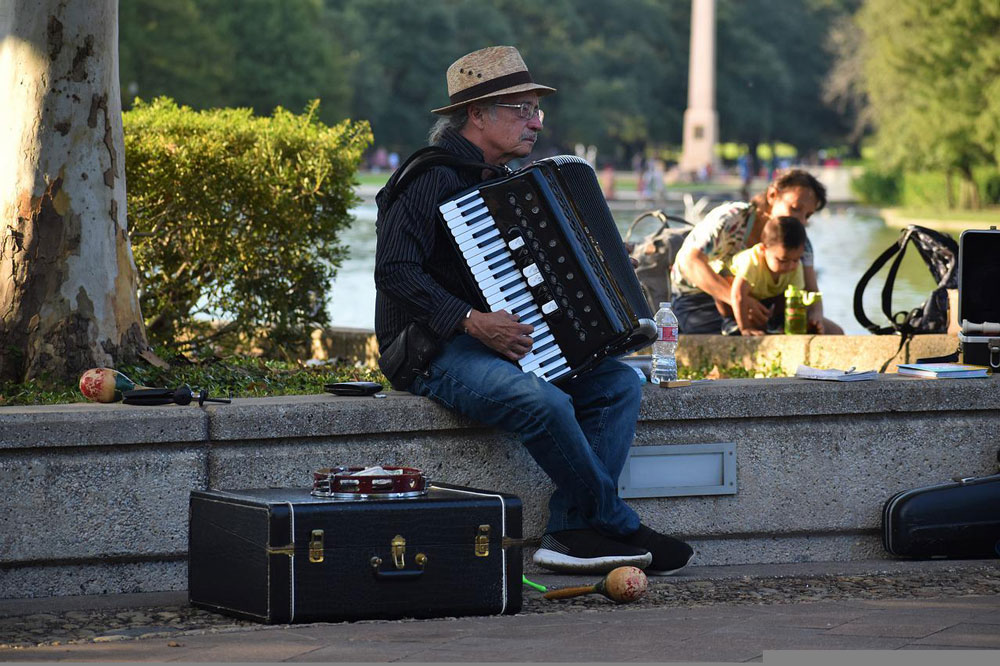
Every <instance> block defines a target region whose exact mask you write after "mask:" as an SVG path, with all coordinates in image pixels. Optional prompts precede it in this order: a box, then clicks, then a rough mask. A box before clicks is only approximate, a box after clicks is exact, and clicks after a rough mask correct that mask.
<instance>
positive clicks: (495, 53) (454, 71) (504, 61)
mask: <svg viewBox="0 0 1000 666" xmlns="http://www.w3.org/2000/svg"><path fill="white" fill-rule="evenodd" d="M555 91H556V89H555V88H549V87H548V86H543V85H540V84H538V83H535V82H534V81H532V80H531V74H529V73H528V66H527V65H525V64H524V60H522V59H521V54H520V53H518V52H517V49H515V48H514V47H513V46H489V47H487V48H485V49H480V50H478V51H473V52H472V53H470V54H468V55H464V56H462V57H461V58H459V59H458V60H456V61H455V62H453V63H452V64H451V67H449V68H448V96H449V98H450V100H451V104H449V105H448V106H442V107H441V108H440V109H433V110H432V111H431V113H438V114H442V115H447V114H449V113H451V112H452V111H455V110H456V109H459V108H461V107H463V106H465V105H466V104H469V103H471V102H477V101H479V100H481V99H487V98H489V97H499V96H500V95H512V94H514V93H521V92H534V93H538V96H539V97H542V96H544V95H551V94H552V93H554V92H555Z"/></svg>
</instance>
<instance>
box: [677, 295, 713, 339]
mask: <svg viewBox="0 0 1000 666" xmlns="http://www.w3.org/2000/svg"><path fill="white" fill-rule="evenodd" d="M670 309H671V310H673V311H674V316H676V317H677V331H678V332H679V333H712V334H716V335H718V334H719V333H721V332H722V315H721V314H719V310H718V309H717V308H716V307H715V299H714V298H712V297H711V296H709V295H708V294H706V293H705V292H703V291H697V292H693V293H689V294H678V293H676V292H675V293H674V295H673V298H672V299H671V303H670Z"/></svg>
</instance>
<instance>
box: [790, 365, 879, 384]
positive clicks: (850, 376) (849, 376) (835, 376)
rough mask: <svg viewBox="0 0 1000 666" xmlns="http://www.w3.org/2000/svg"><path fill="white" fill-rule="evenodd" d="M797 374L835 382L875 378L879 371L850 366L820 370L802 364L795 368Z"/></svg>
mask: <svg viewBox="0 0 1000 666" xmlns="http://www.w3.org/2000/svg"><path fill="white" fill-rule="evenodd" d="M795 376H796V377H798V378H799V379H825V380H828V381H833V382H859V381H864V380H866V379H875V378H876V377H878V373H877V372H875V371H874V370H864V371H862V372H857V371H855V369H854V368H849V369H847V370H837V369H836V368H831V369H829V370H820V369H819V368H810V367H809V366H808V365H800V366H799V367H798V368H797V369H796V370H795Z"/></svg>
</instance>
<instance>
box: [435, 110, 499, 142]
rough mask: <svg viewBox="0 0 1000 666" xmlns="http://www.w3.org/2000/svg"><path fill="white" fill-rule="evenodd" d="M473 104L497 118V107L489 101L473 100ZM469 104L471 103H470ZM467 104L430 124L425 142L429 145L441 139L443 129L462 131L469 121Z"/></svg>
mask: <svg viewBox="0 0 1000 666" xmlns="http://www.w3.org/2000/svg"><path fill="white" fill-rule="evenodd" d="M474 105H475V106H478V107H480V108H482V109H489V114H490V118H492V119H493V120H496V119H497V108H496V107H495V106H493V104H491V103H488V102H487V103H482V102H475V103H474ZM470 106H471V105H470ZM467 108H468V107H467V106H463V107H460V108H458V109H455V110H454V111H452V112H451V113H449V114H448V115H447V116H441V117H440V118H438V119H437V120H436V121H434V125H433V126H431V131H430V132H429V133H428V135H427V143H428V144H429V145H434V144H436V143H437V142H438V141H440V140H441V137H443V136H444V133H445V130H449V129H453V130H455V131H456V132H460V131H462V128H463V127H465V125H466V123H468V122H469V112H468V111H467Z"/></svg>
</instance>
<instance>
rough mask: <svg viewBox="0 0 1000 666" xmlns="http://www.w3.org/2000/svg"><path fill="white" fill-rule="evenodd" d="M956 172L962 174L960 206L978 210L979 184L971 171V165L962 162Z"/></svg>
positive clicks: (980, 206) (979, 206) (979, 204)
mask: <svg viewBox="0 0 1000 666" xmlns="http://www.w3.org/2000/svg"><path fill="white" fill-rule="evenodd" d="M958 173H959V174H961V176H962V181H961V186H960V192H961V197H960V201H961V205H962V208H965V209H967V210H979V209H980V208H982V205H981V203H980V201H979V184H978V183H977V182H976V177H975V176H974V175H973V173H972V167H970V166H968V165H966V164H963V165H962V166H960V167H959V168H958Z"/></svg>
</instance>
